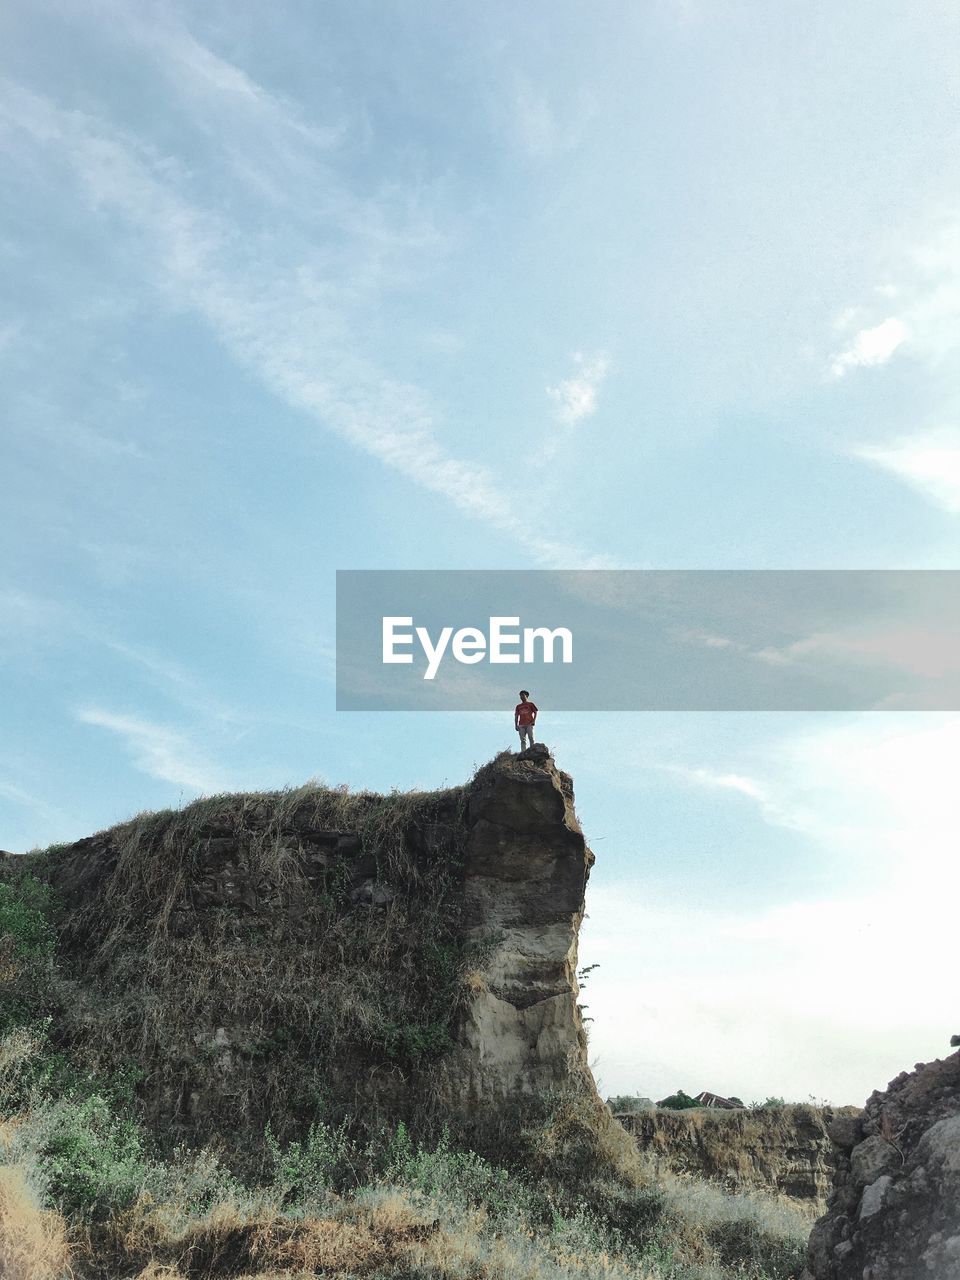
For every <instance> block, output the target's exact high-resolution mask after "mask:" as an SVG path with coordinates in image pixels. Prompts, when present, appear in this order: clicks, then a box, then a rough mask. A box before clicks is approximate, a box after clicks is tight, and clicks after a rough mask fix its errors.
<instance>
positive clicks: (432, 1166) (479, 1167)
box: [382, 1122, 535, 1217]
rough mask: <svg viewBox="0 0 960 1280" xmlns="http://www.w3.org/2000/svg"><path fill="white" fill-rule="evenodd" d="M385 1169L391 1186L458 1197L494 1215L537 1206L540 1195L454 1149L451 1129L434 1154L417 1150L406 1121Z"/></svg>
mask: <svg viewBox="0 0 960 1280" xmlns="http://www.w3.org/2000/svg"><path fill="white" fill-rule="evenodd" d="M382 1168H383V1174H384V1176H385V1177H386V1178H388V1179H389V1180H390V1181H392V1182H396V1183H398V1184H400V1185H402V1186H405V1187H410V1188H413V1189H415V1190H417V1191H421V1192H423V1193H424V1195H428V1196H445V1197H446V1196H450V1195H455V1196H456V1197H457V1199H458V1200H460V1201H462V1202H464V1203H466V1204H470V1205H480V1206H483V1207H484V1208H485V1209H486V1210H487V1212H488V1213H489V1214H490V1215H491V1216H492V1217H502V1216H504V1215H507V1214H513V1213H517V1212H520V1211H523V1210H526V1211H528V1212H529V1211H531V1210H533V1208H534V1199H535V1197H534V1196H533V1195H532V1193H530V1192H529V1191H528V1190H527V1188H526V1187H525V1186H524V1184H523V1183H522V1182H520V1180H519V1179H517V1178H516V1177H513V1176H511V1174H510V1173H508V1171H507V1170H506V1169H501V1168H498V1167H497V1166H496V1165H494V1164H491V1163H490V1161H489V1160H485V1159H484V1158H483V1157H482V1156H479V1155H477V1153H476V1152H475V1151H464V1150H459V1149H456V1148H454V1147H453V1146H451V1143H450V1137H449V1134H448V1133H447V1132H446V1131H444V1132H443V1133H442V1134H441V1136H440V1139H439V1141H438V1142H437V1144H436V1145H435V1146H434V1147H433V1149H432V1150H430V1149H429V1148H427V1147H425V1146H424V1145H422V1144H418V1145H416V1146H414V1144H413V1141H412V1139H411V1138H410V1134H409V1132H408V1131H407V1127H406V1125H405V1124H403V1123H402V1122H401V1123H400V1124H398V1125H397V1128H396V1130H395V1131H394V1134H393V1136H392V1138H391V1140H390V1142H389V1143H388V1144H387V1147H386V1149H385V1151H384V1154H383V1158H382Z"/></svg>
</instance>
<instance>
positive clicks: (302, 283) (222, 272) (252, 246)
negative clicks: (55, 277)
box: [0, 85, 611, 568]
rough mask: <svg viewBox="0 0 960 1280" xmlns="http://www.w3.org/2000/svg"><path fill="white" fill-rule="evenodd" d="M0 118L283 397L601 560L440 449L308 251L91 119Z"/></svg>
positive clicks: (507, 527) (525, 528)
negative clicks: (249, 225)
mask: <svg viewBox="0 0 960 1280" xmlns="http://www.w3.org/2000/svg"><path fill="white" fill-rule="evenodd" d="M4 112H5V113H6V115H7V117H8V120H9V122H10V123H12V124H13V125H14V126H15V127H17V128H19V129H21V130H24V131H25V132H27V133H28V134H29V135H30V136H32V138H33V140H34V141H35V142H36V143H37V144H38V145H43V146H47V147H50V146H54V147H56V148H58V149H59V150H60V151H61V152H62V153H63V154H64V156H65V157H66V158H67V159H68V160H69V161H70V163H71V164H72V165H73V167H74V170H75V172H76V174H77V176H78V178H79V180H80V181H81V182H82V184H83V186H84V187H85V189H86V191H87V193H88V197H89V199H90V200H91V201H92V203H93V205H94V207H95V208H97V209H104V210H107V211H109V212H110V213H111V214H113V215H119V216H120V217H121V218H122V219H124V220H125V221H126V223H127V225H128V226H129V227H131V228H132V229H133V230H134V231H135V232H137V233H138V234H139V235H141V236H142V237H144V238H145V240H146V241H147V244H148V246H149V252H148V253H147V254H145V255H144V259H143V260H144V263H145V270H146V271H148V272H150V271H152V276H150V277H148V278H150V279H152V282H153V283H154V284H155V286H156V287H157V288H159V289H162V290H164V291H166V292H167V293H168V294H169V295H170V296H171V298H172V300H173V301H174V303H175V304H176V305H177V306H178V307H182V306H189V307H191V308H193V309H194V310H195V311H196V312H197V313H198V314H199V315H200V316H201V317H202V318H203V319H204V320H205V321H206V322H207V324H208V325H209V326H210V328H211V329H212V330H213V332H214V333H215V334H216V336H217V337H218V339H219V340H220V342H221V343H222V344H223V345H224V346H225V347H226V348H227V350H228V351H230V352H231V354H232V355H233V356H234V358H235V359H236V360H237V361H238V362H239V363H240V364H242V365H243V366H244V367H246V368H248V369H249V370H251V372H253V373H254V374H255V375H256V376H257V377H258V378H259V379H260V380H261V381H262V382H263V383H264V384H265V385H266V386H267V387H269V388H270V389H271V390H272V391H273V392H274V393H275V394H276V395H278V396H279V397H280V398H282V399H283V400H285V401H286V402H287V403H288V404H289V405H291V406H293V407H295V408H298V409H301V410H304V411H306V412H307V413H309V414H310V415H311V416H313V417H314V418H315V419H317V420H318V421H319V422H321V423H322V425H323V426H324V427H325V428H326V429H328V430H332V431H333V432H334V433H335V434H337V435H339V436H340V437H341V438H343V439H345V440H347V441H348V442H349V443H351V444H352V445H354V446H355V447H356V448H358V449H360V450H361V451H363V452H364V453H366V454H368V455H369V456H371V457H373V458H375V459H376V460H377V461H379V462H380V463H382V464H383V465H384V466H386V467H389V468H391V469H392V470H394V471H396V472H398V473H399V474H401V475H403V476H405V477H406V478H407V479H409V480H411V481H412V482H413V483H414V484H416V485H418V486H419V487H421V488H422V489H424V490H426V491H427V492H429V493H434V494H437V495H438V496H441V497H443V498H445V499H446V500H448V501H449V502H451V503H453V505H454V506H455V507H457V508H458V509H459V510H460V511H461V512H463V513H464V514H465V515H469V516H471V517H474V518H476V519H479V520H481V521H484V522H485V523H487V524H488V525H490V526H491V527H492V528H495V529H497V530H499V531H500V532H502V533H504V534H506V535H508V536H509V537H511V538H512V539H513V540H514V542H516V543H517V544H518V545H520V546H521V547H523V548H524V549H526V550H527V551H528V552H530V554H531V555H533V556H534V557H535V558H536V559H537V560H539V561H540V562H541V563H544V564H547V565H550V566H557V567H564V568H573V567H578V568H598V567H609V565H610V563H611V562H610V561H609V559H608V558H607V557H605V556H598V555H593V554H591V553H589V552H586V551H584V550H583V549H582V548H579V547H576V546H572V545H570V544H568V543H566V542H564V541H562V540H560V539H559V538H556V537H552V536H550V535H549V533H547V532H540V531H539V530H538V528H537V525H536V523H535V524H534V526H533V528H531V522H530V520H529V518H528V513H527V512H524V514H523V515H520V514H518V513H519V511H520V510H521V506H522V504H520V503H519V502H518V501H517V500H516V499H515V497H514V496H513V495H511V493H510V492H509V491H508V490H506V489H505V488H504V485H503V484H502V483H501V482H500V481H499V480H498V479H497V478H496V477H495V476H494V475H493V474H492V473H491V472H490V470H489V469H488V468H487V467H485V466H483V465H482V464H480V463H475V462H471V461H466V460H463V459H460V458H457V457H454V456H451V455H450V454H449V453H448V452H447V451H446V450H445V449H444V448H443V447H442V446H441V445H440V443H439V442H438V441H437V439H436V438H435V435H434V433H433V422H432V417H431V412H430V409H429V406H428V404H427V402H426V399H425V397H424V395H423V393H422V392H421V391H420V390H419V389H418V388H416V387H414V386H410V385H406V384H402V383H398V382H394V381H391V380H389V379H387V378H385V377H384V376H383V375H382V374H381V372H380V371H379V370H378V369H377V368H376V367H375V366H374V365H372V364H371V363H370V362H369V361H368V360H366V359H365V358H364V357H363V356H362V354H360V350H359V342H358V340H357V339H356V338H355V336H354V335H353V333H352V331H351V324H350V321H349V318H348V314H347V312H348V310H349V306H348V300H347V299H344V306H343V307H342V308H341V307H339V306H338V305H337V302H338V287H337V284H336V282H333V281H330V280H328V279H326V278H324V276H323V274H322V273H321V271H320V269H319V268H315V267H314V265H313V263H312V262H311V260H310V259H309V258H307V259H305V260H304V259H300V260H295V261H294V262H293V264H292V265H291V264H289V263H287V262H284V261H278V260H277V259H276V257H274V256H271V252H276V250H275V246H276V239H275V237H267V238H266V240H265V241H264V240H260V239H258V238H257V237H249V236H246V235H244V234H242V232H241V229H240V228H239V227H237V226H235V225H233V224H232V223H231V222H229V221H225V220H224V219H223V218H220V217H218V216H217V215H215V214H213V213H211V212H208V211H206V210H203V209H201V208H199V207H197V206H196V205H195V204H192V203H191V202H189V201H187V200H185V199H183V198H182V197H181V196H180V195H179V194H178V192H177V190H176V188H175V175H173V174H171V172H170V166H169V165H168V164H167V163H166V162H165V161H164V160H163V158H162V157H157V156H156V155H154V154H153V153H151V152H149V151H147V150H146V149H144V148H141V147H138V146H137V145H136V144H135V143H134V142H132V141H131V140H130V139H128V138H125V137H124V136H122V135H120V134H118V133H116V132H115V131H111V130H110V129H109V127H108V126H106V125H105V124H104V123H103V122H100V121H95V120H92V119H90V118H87V117H85V116H83V115H82V114H80V113H78V112H61V111H59V110H58V109H57V108H56V107H55V106H54V105H53V104H52V103H51V102H49V101H48V100H46V99H43V98H41V97H38V96H37V95H34V94H31V93H29V92H27V91H25V90H22V89H20V88H19V87H17V86H11V85H6V86H4V92H3V94H2V96H0V115H2V114H3V113H4ZM373 221H374V224H376V222H377V219H376V218H374V220H373ZM373 230H374V232H377V226H376V225H374V227H373ZM377 234H379V233H378V232H377ZM305 252H306V250H305ZM146 264H149V265H146ZM604 372H605V363H604V364H603V365H602V367H601V364H598V363H597V362H596V359H595V360H594V361H592V362H587V366H586V368H585V369H584V372H583V375H582V377H583V378H586V379H587V380H588V381H589V380H593V381H594V382H596V381H598V380H599V378H601V377H602V376H603V373H604ZM573 381H574V382H576V380H573ZM570 394H571V395H572V396H573V397H574V398H575V397H576V396H577V394H578V393H577V392H576V390H571V392H570ZM583 394H584V393H582V392H581V393H580V395H581V401H582V403H581V407H580V408H579V409H578V410H577V411H576V415H575V416H582V414H583V413H585V412H588V411H592V401H591V400H590V393H589V392H587V393H585V394H586V395H587V400H586V401H583V400H582V396H583ZM594 394H595V392H594ZM572 404H573V402H571V412H573V408H572Z"/></svg>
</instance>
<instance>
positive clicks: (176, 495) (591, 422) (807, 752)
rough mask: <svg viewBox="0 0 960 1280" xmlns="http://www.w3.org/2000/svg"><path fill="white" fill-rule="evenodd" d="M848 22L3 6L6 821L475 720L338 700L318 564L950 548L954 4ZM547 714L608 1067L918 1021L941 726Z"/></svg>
mask: <svg viewBox="0 0 960 1280" xmlns="http://www.w3.org/2000/svg"><path fill="white" fill-rule="evenodd" d="M881 10H882V11H878V9H877V6H875V5H870V4H868V3H865V2H863V3H861V2H859V0H852V2H851V3H849V4H847V5H844V6H842V9H840V10H839V11H838V6H836V5H834V4H828V3H822V2H814V3H804V4H799V3H788V4H784V5H777V6H770V5H765V4H761V3H759V0H754V2H753V3H736V2H733V0H731V2H730V3H720V4H715V3H714V4H706V3H701V2H700V0H650V3H644V4H618V3H608V4H601V5H585V4H584V5H577V4H571V3H560V4H553V3H551V4H546V3H540V2H538V0H534V2H533V3H529V4H525V5H523V6H517V5H511V4H503V3H490V4H486V5H483V6H466V5H463V6H461V5H446V4H437V3H424V4H420V5H416V6H411V5H405V4H399V3H398V4H388V3H377V4H367V3H357V2H356V0H350V3H346V2H344V3H340V2H336V3H325V4H323V5H316V4H308V3H306V2H304V3H293V2H290V0H280V3H277V2H276V0H272V2H271V3H270V4H265V3H258V2H256V0H249V2H245V3H243V4H240V5H237V4H235V3H230V4H226V3H221V4H218V3H205V4H203V5H199V4H187V5H175V4H171V3H154V4H142V5H137V6H130V5H124V4H120V3H113V2H112V0H82V3H81V2H80V0H76V2H75V3H74V2H73V0H57V2H53V3H45V0H30V3H29V4H28V3H26V2H25V0H14V2H13V3H11V4H8V5H6V6H5V7H4V10H3V13H2V14H0V50H2V54H0V63H2V65H0V77H2V78H0V147H2V151H3V165H4V186H5V194H6V199H5V200H4V202H3V210H2V221H0V271H2V279H3V286H4V287H3V290H2V303H0V372H2V386H3V390H4V414H3V428H2V454H0V459H2V462H0V465H2V468H3V478H4V497H5V503H4V517H5V518H4V520H3V522H2V526H0V528H2V535H0V536H2V552H3V555H2V568H0V663H2V669H0V670H2V695H0V696H2V703H0V705H2V707H3V712H4V729H5V731H4V733H3V736H2V740H0V806H2V811H0V845H2V846H3V847H6V848H12V849H17V850H20V849H26V848H30V847H33V846H36V845H43V844H46V843H47V842H50V841H53V840H59V839H72V838H76V837H79V836H81V835H83V834H86V833H88V832H90V831H93V830H95V829H98V828H100V827H103V826H105V825H107V824H109V823H112V822H114V821H116V820H118V819H121V818H123V817H126V816H128V815H129V814H130V813H132V812H135V811H138V810H140V809H143V808H153V807H159V806H164V805H169V804H177V803H178V802H180V800H181V799H183V800H186V799H189V798H191V797H193V796H195V795H197V794H200V793H204V792H207V793H209V792H211V791H216V790H220V789H225V788H230V789H232V788H264V787H272V786H280V785H284V784H287V783H298V782H300V781H302V780H304V779H306V778H309V777H321V778H323V779H325V780H327V781H329V782H347V783H349V784H351V785H354V786H374V787H382V788H389V787H392V786H397V787H408V786H423V787H433V786H437V785H442V784H443V783H444V782H447V783H455V782H460V781H462V780H463V779H464V778H466V777H467V776H468V775H469V773H470V771H471V769H472V767H473V766H474V764H478V763H481V762H482V761H484V760H485V759H487V758H489V756H491V755H492V754H493V753H494V751H496V750H498V749H499V748H501V747H503V746H507V745H510V743H511V719H510V713H511V708H512V704H513V690H512V688H511V689H509V690H505V696H504V708H505V709H504V715H503V716H502V717H500V718H498V717H496V716H495V715H491V714H482V715H481V714H476V715H460V714H457V715H453V714H451V715H420V716H418V715H414V714H409V715H404V714H400V713H393V714H383V715H375V714H366V713H364V714H358V713H341V714H339V715H338V714H337V713H336V712H335V711H334V691H333V628H334V614H333V603H334V573H335V570H336V569H343V568H565V569H574V568H584V567H591V566H596V567H622V568H632V567H647V568H695V569H709V568H739V569H750V568H920V569H923V568H960V563H958V560H960V556H958V543H957V532H958V520H960V377H958V373H957V369H958V362H957V348H958V346H960V333H958V322H960V208H958V203H957V191H958V190H960V172H958V170H960V147H958V146H957V142H958V138H957V133H958V114H960V101H958V95H957V91H956V78H955V54H956V49H957V41H958V37H960V13H958V11H957V10H956V7H955V6H954V5H952V4H948V3H946V0H943V2H936V0H934V2H931V3H929V4H926V5H924V6H922V7H921V8H918V7H917V6H916V5H913V4H908V3H906V2H905V0H904V2H903V3H898V2H897V0H893V2H892V3H889V4H887V5H884V6H882V7H881ZM542 730H543V734H544V737H545V738H546V739H547V740H548V741H550V743H551V745H552V746H553V747H554V748H555V750H556V753H557V757H558V760H559V762H560V764H561V765H562V766H563V767H565V768H568V769H569V770H570V771H571V772H572V773H573V774H574V777H575V780H576V783H577V788H578V804H579V808H580V811H581V814H582V817H583V821H584V825H585V827H586V829H587V832H588V834H589V835H590V836H591V837H593V838H594V839H595V849H596V852H597V854H598V861H597V866H596V869H595V872H594V876H593V879H592V881H591V891H590V900H589V911H590V919H589V920H588V922H587V925H586V928H585V937H584V946H583V955H582V959H583V960H584V962H586V963H591V962H598V963H599V964H600V966H601V967H600V968H599V969H597V970H596V971H595V973H594V974H593V976H592V978H591V981H590V985H589V987H588V988H587V990H586V992H585V999H586V1000H587V1001H588V1003H589V1004H590V1005H591V1014H592V1015H593V1016H594V1019H595V1021H594V1023H593V1024H592V1046H593V1053H594V1056H595V1058H596V1064H597V1065H596V1070H597V1073H598V1075H599V1077H600V1079H601V1082H602V1085H603V1087H604V1088H605V1089H607V1090H608V1091H618V1092H620V1091H628V1090H634V1089H636V1090H638V1091H640V1092H643V1093H651V1094H655V1095H657V1096H659V1095H660V1094H661V1093H663V1092H667V1091H668V1090H671V1089H673V1088H676V1087H683V1088H686V1089H688V1090H689V1091H692V1092H695V1091H697V1090H699V1089H700V1088H709V1089H714V1090H716V1091H718V1092H725V1091H730V1092H736V1093H738V1094H739V1095H740V1096H742V1097H745V1098H748V1097H763V1096H766V1094H768V1093H772V1094H782V1095H785V1096H790V1097H798V1098H805V1097H807V1096H808V1095H809V1094H813V1095H815V1096H818V1097H830V1098H832V1099H833V1100H835V1101H838V1102H847V1101H855V1102H858V1101H862V1099H863V1097H864V1096H865V1095H866V1094H867V1093H868V1092H869V1091H870V1090H871V1089H873V1088H875V1087H879V1086H882V1085H884V1084H885V1083H886V1081H887V1080H888V1079H889V1078H891V1077H892V1076H893V1075H894V1074H896V1072H897V1071H899V1070H901V1069H902V1068H903V1067H905V1066H910V1065H911V1064H912V1063H913V1062H914V1061H915V1060H919V1059H922V1058H929V1057H932V1056H936V1055H938V1054H941V1053H942V1052H943V1051H944V1049H945V1047H946V1043H947V1038H948V1036H949V1034H950V1033H951V1032H952V1031H955V1030H957V1029H958V1028H957V1027H956V1026H955V1025H954V1023H955V1020H956V1005H955V998H954V992H953V984H952V981H951V978H952V975H953V973H954V970H955V957H954V954H953V950H952V939H953V938H955V925H954V924H953V923H952V921H951V917H950V911H951V910H952V907H948V905H947V904H948V903H951V902H955V901H956V895H955V891H956V889H957V888H958V887H960V886H958V883H957V874H958V873H957V860H956V856H955V850H954V845H955V843H956V840H955V831H956V826H957V819H958V817H960V814H958V812H957V801H956V798H955V795H956V788H955V784H954V780H953V769H954V768H955V761H956V759H957V758H958V747H960V720H958V718H957V717H956V716H948V715H916V714H911V715H908V714H902V715H900V716H895V715H880V714H873V715H868V716H853V715H850V716H813V715H806V716H800V715H794V716H788V715H747V714H737V715H730V716H726V717H724V716H697V715H692V714H686V715H674V716H669V715H639V714H637V715H626V714H624V715H614V716H602V717H601V716H589V715H583V716H573V715H569V714H568V715H562V716H561V715H555V716H553V717H551V715H550V710H549V708H546V707H545V708H544V709H543V721H542ZM948 770H950V772H948ZM950 890H953V891H954V892H953V893H952V894H951V892H950Z"/></svg>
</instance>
